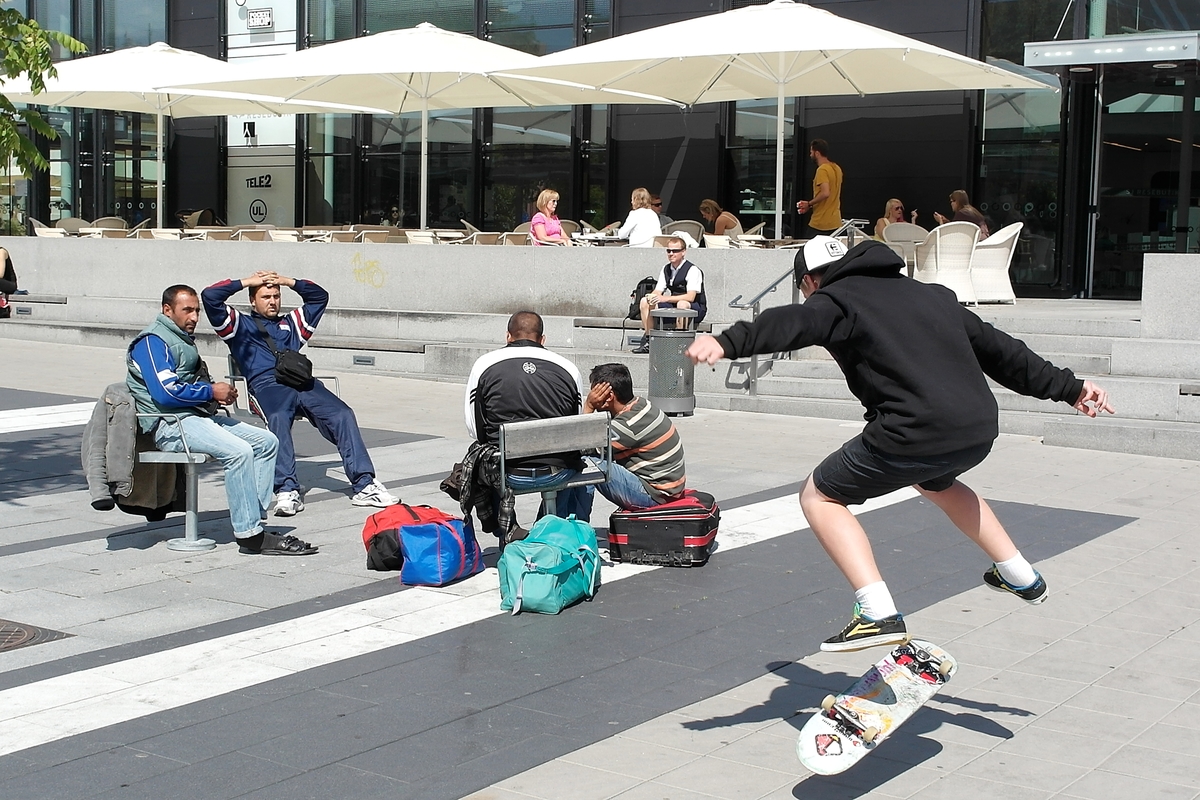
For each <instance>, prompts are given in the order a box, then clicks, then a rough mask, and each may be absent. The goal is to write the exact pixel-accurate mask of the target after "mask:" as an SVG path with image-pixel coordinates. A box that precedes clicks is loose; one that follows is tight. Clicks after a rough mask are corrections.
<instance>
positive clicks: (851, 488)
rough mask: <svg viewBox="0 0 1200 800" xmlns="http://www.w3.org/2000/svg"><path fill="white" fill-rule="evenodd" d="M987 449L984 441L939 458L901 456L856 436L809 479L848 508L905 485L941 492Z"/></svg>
mask: <svg viewBox="0 0 1200 800" xmlns="http://www.w3.org/2000/svg"><path fill="white" fill-rule="evenodd" d="M991 450H992V443H991V442H985V443H984V444H980V445H975V446H974V447H968V448H967V449H966V450H959V451H957V452H954V453H946V454H945V455H940V456H901V455H896V454H894V453H885V452H883V451H882V450H878V449H876V448H874V447H872V446H871V445H869V444H867V443H866V442H865V441H864V440H863V437H862V434H859V435H858V436H855V437H854V438H853V439H851V440H850V441H848V442H846V443H845V444H844V445H842V449H841V450H838V451H837V452H836V453H833V454H832V455H830V456H829V457H827V458H826V459H825V460H824V461H822V462H821V463H820V464H818V465H817V468H816V469H814V470H813V473H812V479H813V484H814V485H815V486H816V487H817V489H819V490H820V491H821V494H823V495H825V496H826V497H829V498H831V499H833V500H837V501H838V502H839V503H845V504H846V505H848V506H852V505H858V504H859V503H864V502H866V501H867V500H870V499H871V498H873V497H882V496H883V495H885V494H888V493H890V492H894V491H896V490H897V489H903V488H904V487H905V486H920V487H921V488H922V489H925V490H926V491H930V492H942V491H945V490H946V489H949V488H950V486H951V485H952V484H953V483H954V481H955V479H956V478H958V476H959V475H961V474H963V473H964V472H966V471H967V470H969V469H971V468H972V467H974V466H975V465H977V464H979V463H980V462H981V461H983V460H984V459H985V458H987V454H988V453H990V452H991Z"/></svg>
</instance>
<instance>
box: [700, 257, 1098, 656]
mask: <svg viewBox="0 0 1200 800" xmlns="http://www.w3.org/2000/svg"><path fill="white" fill-rule="evenodd" d="M903 267H904V261H903V259H901V258H900V257H899V256H897V255H896V254H895V253H893V252H892V251H891V250H890V249H888V248H887V247H886V246H885V245H883V244H881V243H879V242H866V243H864V244H860V245H858V246H857V247H855V248H854V249H852V250H850V251H849V252H847V251H846V248H845V247H844V246H843V245H842V244H841V242H839V241H838V240H836V239H833V238H831V237H828V236H816V237H813V239H811V240H810V241H809V242H808V243H807V244H806V245H805V246H804V249H802V250H800V251H799V252H798V253H797V254H796V283H797V284H798V285H799V287H800V290H801V292H803V294H804V297H805V302H804V303H803V304H802V305H790V306H782V307H779V308H772V309H769V310H767V311H764V312H763V313H762V314H761V315H760V316H759V317H758V319H757V320H755V321H754V322H753V323H747V322H738V323H737V324H735V325H733V326H732V327H731V328H729V330H727V331H725V332H724V333H722V334H721V335H720V336H716V337H713V336H701V337H699V338H698V339H697V340H696V341H695V343H693V344H692V346H691V347H690V348H688V355H689V356H690V357H691V359H692V360H693V361H695V362H703V363H706V364H715V363H716V362H717V360H719V359H721V358H731V359H732V358H742V357H745V356H749V355H751V354H752V353H777V352H783V351H787V350H798V349H800V348H802V347H811V346H819V347H824V348H825V349H826V350H828V351H829V354H830V355H832V356H833V358H834V360H835V361H836V362H837V364H838V366H839V367H841V369H842V372H843V373H845V376H846V383H847V385H848V386H849V388H850V391H851V392H853V393H854V396H855V397H857V398H858V399H859V401H860V402H862V404H863V406H864V407H865V408H866V414H865V417H866V420H867V424H866V427H864V428H863V432H862V434H861V435H859V436H856V437H855V438H853V439H851V440H850V441H849V442H847V443H846V444H844V445H843V446H842V448H841V449H840V450H838V451H837V452H836V453H833V454H832V455H830V456H829V457H828V458H826V459H825V460H824V461H822V462H821V463H820V464H819V465H817V468H816V469H814V470H813V472H812V474H811V475H809V476H808V479H807V480H806V481H805V482H804V486H803V488H801V490H800V508H801V509H802V510H803V511H804V516H805V518H806V519H807V520H808V523H809V525H810V526H811V527H812V531H813V533H814V534H815V535H816V537H817V540H818V541H819V542H820V543H821V546H822V547H823V548H824V549H825V552H826V553H828V554H829V557H830V558H831V559H833V562H834V563H835V564H836V565H837V567H838V569H840V570H841V571H842V574H843V575H845V576H846V579H847V581H849V583H850V586H851V588H852V589H854V594H855V599H856V600H857V604H856V605H855V608H854V614H853V616H852V619H851V620H850V624H849V625H847V626H846V627H845V628H844V629H843V630H842V631H841V632H839V633H838V634H836V635H835V636H833V637H831V638H829V639H827V640H825V642H824V643H823V644H822V645H821V649H822V650H828V651H835V652H836V651H843V650H860V649H862V648H865V647H872V646H875V645H890V644H897V643H899V642H904V641H907V640H908V638H909V635H908V630H907V627H906V626H905V623H904V619H903V617H902V616H901V615H900V613H899V612H898V611H897V610H896V604H895V602H894V601H893V600H892V595H891V593H890V592H889V591H888V588H887V585H886V584H885V583H884V581H883V577H882V576H881V575H880V572H879V568H878V567H877V566H876V564H875V556H874V554H873V553H872V552H871V543H870V541H869V540H868V539H867V534H866V532H865V531H864V530H863V527H862V525H861V524H860V523H859V522H858V519H857V518H856V517H855V516H854V515H853V514H851V513H850V510H849V509H847V508H846V506H848V505H857V504H859V503H863V502H865V501H867V500H869V499H871V498H874V497H882V496H883V495H885V494H888V493H890V492H893V491H895V490H897V489H902V488H904V487H906V486H915V487H916V488H917V490H918V491H919V492H920V493H921V494H922V495H924V496H925V497H927V498H928V499H929V500H931V501H932V502H933V503H934V505H936V506H938V507H939V508H940V509H942V511H943V512H945V514H946V516H948V517H949V518H950V521H951V522H953V523H954V525H955V526H956V527H957V528H958V529H959V530H961V531H962V532H963V533H964V534H966V535H967V536H968V537H969V538H970V539H971V540H972V541H974V542H975V543H976V544H977V545H979V547H980V548H981V549H982V550H983V551H984V552H985V553H986V554H987V555H988V557H989V558H991V560H992V562H993V564H992V566H991V567H990V568H989V569H988V570H986V571H985V572H984V575H983V582H984V584H985V585H987V586H989V587H990V588H992V589H995V590H996V591H1000V592H1008V593H1011V594H1014V595H1016V596H1017V597H1019V598H1021V599H1022V600H1024V601H1025V602H1027V603H1041V602H1043V601H1044V600H1045V599H1046V598H1047V597H1048V592H1047V588H1046V581H1045V580H1044V579H1043V578H1042V576H1041V575H1040V574H1039V573H1038V571H1037V570H1035V569H1034V568H1033V566H1032V565H1030V563H1029V562H1028V561H1027V560H1025V558H1024V557H1023V556H1022V555H1021V553H1020V552H1019V551H1018V550H1017V547H1016V545H1015V544H1013V541H1012V539H1010V538H1009V536H1008V533H1007V532H1006V531H1005V530H1004V527H1003V526H1002V525H1001V524H1000V521H999V520H997V519H996V515H995V514H993V513H992V510H991V508H989V507H988V504H987V502H985V501H984V499H983V498H982V497H980V496H979V495H978V494H976V493H975V492H974V491H973V490H972V489H971V488H970V487H968V486H966V485H965V484H963V483H962V482H960V481H959V480H958V476H959V475H961V474H962V473H964V472H966V471H967V470H969V469H971V468H972V467H974V466H976V465H977V464H979V463H980V462H981V461H983V460H984V458H986V457H987V454H988V452H989V451H990V450H991V449H992V441H993V440H994V439H995V438H996V437H997V436H998V435H999V424H998V417H999V412H998V409H997V406H996V398H995V396H994V395H993V394H992V390H991V388H990V387H989V386H988V383H987V378H991V379H992V380H994V381H996V382H997V383H999V384H1001V385H1003V386H1005V387H1007V388H1009V389H1011V390H1013V391H1014V392H1019V393H1021V394H1024V395H1028V396H1030V397H1038V398H1041V399H1043V400H1057V401H1060V402H1063V403H1067V404H1068V405H1072V406H1074V407H1075V408H1076V409H1077V410H1078V411H1080V412H1081V413H1083V414H1086V415H1087V416H1089V417H1095V416H1096V415H1097V414H1098V413H1100V412H1101V411H1107V412H1108V413H1110V414H1111V413H1113V407H1112V405H1111V404H1110V403H1109V402H1108V392H1106V391H1105V390H1104V389H1102V388H1101V387H1099V386H1097V385H1096V384H1094V383H1092V382H1091V381H1085V380H1080V379H1079V378H1076V377H1075V375H1074V374H1073V373H1072V372H1071V370H1069V369H1059V368H1058V367H1055V366H1054V365H1053V364H1051V363H1049V362H1048V361H1046V360H1044V359H1043V358H1041V357H1040V356H1038V355H1037V353H1034V352H1033V351H1032V350H1030V349H1029V348H1028V347H1026V346H1025V343H1024V342H1022V341H1020V340H1019V339H1014V338H1013V337H1011V336H1009V335H1008V334H1006V333H1004V332H1003V331H999V330H997V329H996V328H994V327H992V326H991V325H989V324H988V323H986V322H984V321H983V320H981V319H980V318H979V317H978V316H977V315H976V314H974V313H972V312H971V311H969V310H967V309H965V308H963V307H962V306H960V305H959V303H958V300H957V298H956V297H955V295H954V292H952V291H950V290H949V289H947V288H945V287H944V286H937V285H931V284H924V283H918V282H917V281H914V280H912V279H911V278H908V277H905V276H904V275H903V274H901V270H902V269H903Z"/></svg>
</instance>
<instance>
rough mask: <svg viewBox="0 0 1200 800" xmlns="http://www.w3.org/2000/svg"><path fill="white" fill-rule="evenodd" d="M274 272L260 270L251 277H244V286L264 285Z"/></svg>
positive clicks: (246, 287) (245, 287) (247, 287)
mask: <svg viewBox="0 0 1200 800" xmlns="http://www.w3.org/2000/svg"><path fill="white" fill-rule="evenodd" d="M273 274H274V273H273V272H266V271H259V272H256V273H254V274H253V275H251V276H250V277H249V278H242V288H244V289H249V288H250V287H252V286H262V285H263V284H265V283H266V282H267V278H268V276H270V275H273Z"/></svg>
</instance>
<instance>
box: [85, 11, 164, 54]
mask: <svg viewBox="0 0 1200 800" xmlns="http://www.w3.org/2000/svg"><path fill="white" fill-rule="evenodd" d="M101 13H102V17H101V20H102V25H101V37H100V44H101V48H102V49H103V50H105V51H111V50H123V49H125V48H126V47H144V46H146V45H148V44H152V43H154V42H165V41H166V40H167V4H166V3H164V2H162V0H104V5H103V7H102V12H101Z"/></svg>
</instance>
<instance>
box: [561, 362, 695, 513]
mask: <svg viewBox="0 0 1200 800" xmlns="http://www.w3.org/2000/svg"><path fill="white" fill-rule="evenodd" d="M588 381H589V382H590V383H591V387H592V388H591V391H589V392H588V396H587V399H586V400H585V401H584V404H583V413H585V414H590V413H592V412H593V411H607V412H608V413H609V414H611V415H612V417H613V420H612V427H613V433H614V438H613V461H614V463H613V464H612V465H611V466H610V468H609V472H608V480H607V481H606V482H604V483H602V484H600V485H599V486H597V487H596V488H597V489H598V490H599V491H600V494H602V495H604V496H605V497H607V498H608V499H609V500H610V501H612V503H613V504H614V505H616V506H618V507H619V508H621V509H624V510H626V511H632V510H636V509H641V508H650V507H651V506H657V505H661V504H662V503H669V502H670V501H672V500H676V499H678V498H679V497H681V496H683V490H684V488H686V484H687V475H686V473H685V471H684V466H683V442H681V441H680V439H679V433H678V431H676V430H675V425H674V423H672V422H671V420H670V419H669V418H668V417H667V415H666V414H664V413H662V412H661V411H659V410H658V409H657V408H655V407H654V406H652V405H650V402H649V401H648V400H646V398H644V397H635V396H634V394H633V378H632V377H631V376H630V374H629V369H628V368H627V367H626V366H625V365H624V364H601V365H599V366H598V367H595V368H594V369H593V370H592V372H591V374H590V375H589V376H588Z"/></svg>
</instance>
